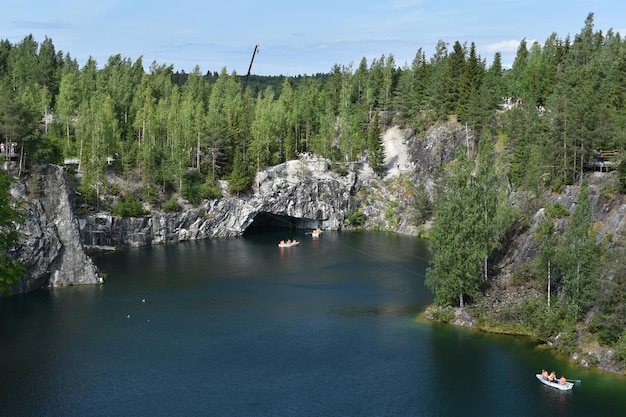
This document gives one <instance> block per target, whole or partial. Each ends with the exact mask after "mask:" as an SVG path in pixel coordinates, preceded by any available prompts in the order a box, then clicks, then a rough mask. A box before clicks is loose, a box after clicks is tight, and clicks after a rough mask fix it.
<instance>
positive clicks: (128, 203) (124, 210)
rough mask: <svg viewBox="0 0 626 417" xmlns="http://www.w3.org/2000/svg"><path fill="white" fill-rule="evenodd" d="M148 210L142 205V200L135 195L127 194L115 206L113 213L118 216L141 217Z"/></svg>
mask: <svg viewBox="0 0 626 417" xmlns="http://www.w3.org/2000/svg"><path fill="white" fill-rule="evenodd" d="M145 214H146V211H145V210H144V209H143V207H142V205H141V201H139V199H138V198H137V197H135V196H132V195H125V196H122V198H120V200H119V202H118V203H117V204H115V206H113V215H114V216H118V217H141V216H143V215H145Z"/></svg>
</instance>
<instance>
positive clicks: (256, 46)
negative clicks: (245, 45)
mask: <svg viewBox="0 0 626 417" xmlns="http://www.w3.org/2000/svg"><path fill="white" fill-rule="evenodd" d="M258 50H259V44H258V43H257V44H256V45H255V46H254V52H252V59H251V60H250V66H249V67H248V73H247V74H246V80H245V81H244V83H243V88H242V89H241V94H243V93H245V92H246V86H247V85H248V78H249V77H250V70H252V63H253V62H254V56H255V55H256V53H257V51H258Z"/></svg>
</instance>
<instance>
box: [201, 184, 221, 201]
mask: <svg viewBox="0 0 626 417" xmlns="http://www.w3.org/2000/svg"><path fill="white" fill-rule="evenodd" d="M198 191H199V192H198V194H199V195H200V197H201V198H203V199H207V200H217V199H218V198H222V189H221V188H220V187H219V185H216V184H207V183H203V184H201V185H200V186H199V187H198Z"/></svg>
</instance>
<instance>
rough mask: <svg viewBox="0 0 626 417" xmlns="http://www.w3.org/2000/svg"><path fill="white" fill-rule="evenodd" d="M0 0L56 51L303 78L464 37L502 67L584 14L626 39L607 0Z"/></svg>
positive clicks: (6, 27)
mask: <svg viewBox="0 0 626 417" xmlns="http://www.w3.org/2000/svg"><path fill="white" fill-rule="evenodd" d="M7 3H8V4H3V6H2V13H1V14H0V39H3V40H4V39H7V40H9V41H10V42H11V43H18V42H20V41H21V40H22V39H24V37H25V36H27V35H29V34H32V35H33V36H34V38H35V40H36V41H38V42H42V41H43V40H44V39H45V37H46V36H47V37H49V38H50V39H52V41H53V43H54V45H55V47H56V49H57V51H59V50H60V51H63V52H64V53H66V52H69V54H70V55H71V56H72V57H74V58H76V59H77V60H78V63H79V65H80V66H81V67H82V66H83V65H84V63H85V61H86V60H87V58H88V57H89V56H91V57H93V58H94V59H95V60H96V61H97V63H98V67H99V68H102V67H104V66H105V64H106V62H107V60H108V58H109V57H110V56H111V55H115V54H120V55H122V57H124V58H130V59H131V60H132V61H133V62H134V61H135V60H136V59H138V58H139V57H143V63H144V66H145V67H146V68H148V67H149V66H150V64H151V63H152V62H153V61H156V62H157V63H158V64H166V65H173V66H174V69H175V70H177V71H181V70H184V71H186V72H190V71H192V70H193V68H194V67H195V66H196V65H198V66H199V67H200V70H201V72H202V73H206V72H207V71H217V72H219V71H221V69H222V68H224V67H225V68H226V69H227V70H228V72H232V71H236V72H237V73H238V74H240V75H245V74H246V72H247V71H248V66H249V64H250V59H251V57H252V53H253V51H254V47H255V45H256V44H259V52H258V54H257V55H256V57H255V60H254V64H253V67H252V73H253V74H258V75H291V76H294V75H302V74H309V75H310V74H315V73H318V72H329V71H330V70H331V68H332V67H333V65H334V64H339V65H340V66H348V65H351V64H352V65H353V67H354V69H356V67H358V65H359V62H360V61H361V59H362V58H363V57H365V58H366V59H367V61H368V64H370V63H371V61H372V60H373V59H378V58H380V57H381V56H383V55H384V56H385V57H387V56H389V55H393V57H394V59H395V62H396V66H398V67H401V66H402V65H404V64H405V63H409V64H410V62H411V61H412V60H413V58H414V57H415V54H416V52H417V50H418V48H420V47H421V48H423V50H424V51H425V52H426V55H427V57H430V56H432V54H433V53H434V48H435V46H436V44H437V42H438V41H439V40H443V41H445V42H447V43H448V44H449V50H451V49H452V44H453V43H454V42H455V41H457V40H458V41H460V42H461V43H464V42H467V43H468V44H469V43H471V42H474V43H475V44H476V47H477V50H478V52H479V53H480V55H481V57H482V58H485V59H487V62H488V63H490V62H491V60H492V58H493V56H494V54H495V52H496V51H499V52H501V53H502V57H503V59H502V61H503V64H504V65H505V66H510V64H512V62H513V58H514V57H515V53H516V50H517V47H518V46H519V43H520V41H521V40H522V39H526V40H527V42H528V44H529V47H530V45H531V44H532V42H533V41H535V40H537V41H539V42H540V43H541V44H543V43H544V41H545V40H546V39H547V38H548V37H549V36H550V34H551V33H553V32H556V33H557V35H559V36H560V37H561V38H565V37H566V36H567V35H571V36H572V37H573V36H574V35H575V34H577V33H579V32H580V29H581V28H582V27H583V26H584V22H585V19H586V17H587V15H588V13H589V12H593V13H594V28H595V30H602V31H603V32H604V33H606V31H607V30H609V29H613V30H614V31H616V32H617V31H619V32H620V33H621V34H622V36H626V18H625V17H626V5H625V4H626V2H622V1H615V0H580V1H577V0H569V1H561V0H556V1H552V0H547V1H545V0H544V1H535V0H499V1H487V0H450V1H448V0H436V1H432V0H376V1H371V0H354V1H353V0H332V1H331V0H317V1H308V0H289V1H285V0H256V1H255V0H222V1H219V2H217V1H212V0H208V1H201V0H184V1H180V2H176V1H171V0H168V1H164V0H150V1H145V0H96V1H88V0H84V1H83V0H49V1H40V0H21V1H19V2H18V1H11V2H7Z"/></svg>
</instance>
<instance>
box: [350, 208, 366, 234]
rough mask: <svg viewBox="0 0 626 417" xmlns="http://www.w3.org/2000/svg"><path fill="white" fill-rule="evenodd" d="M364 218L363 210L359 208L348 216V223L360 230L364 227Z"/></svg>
mask: <svg viewBox="0 0 626 417" xmlns="http://www.w3.org/2000/svg"><path fill="white" fill-rule="evenodd" d="M363 217H364V213H363V209H362V208H360V207H359V208H358V209H357V210H356V211H353V212H352V213H348V214H347V215H346V222H347V223H348V224H349V225H351V226H352V227H354V228H356V229H359V228H361V227H363V223H364V219H363Z"/></svg>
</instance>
